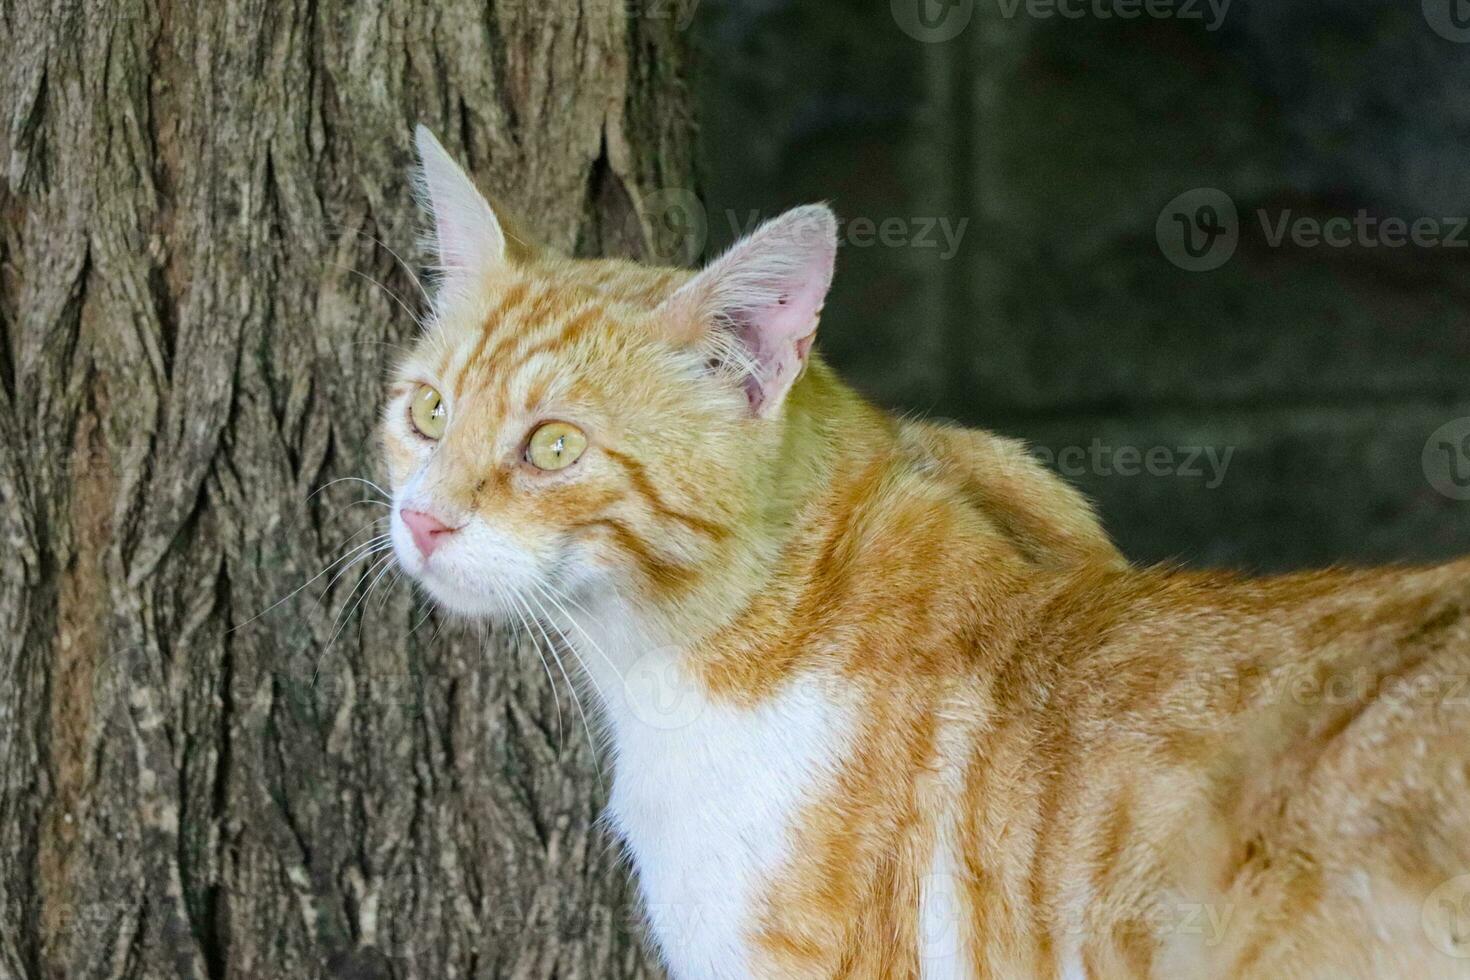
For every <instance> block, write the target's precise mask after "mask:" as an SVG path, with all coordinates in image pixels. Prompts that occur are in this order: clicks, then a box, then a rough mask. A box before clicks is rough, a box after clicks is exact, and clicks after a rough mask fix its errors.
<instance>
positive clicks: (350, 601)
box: [311, 548, 393, 684]
mask: <svg viewBox="0 0 1470 980" xmlns="http://www.w3.org/2000/svg"><path fill="white" fill-rule="evenodd" d="M383 550H385V551H388V554H386V555H384V556H383V557H382V558H378V559H375V560H374V562H373V564H372V565H369V566H368V570H367V573H366V574H365V575H363V577H362V578H361V579H359V580H358V581H356V582H354V583H352V589H351V590H350V591H349V592H348V593H347V606H346V608H344V609H343V611H342V612H341V613H340V614H338V616H337V618H336V619H335V620H333V622H332V626H333V630H332V638H331V639H329V640H328V641H327V645H326V646H324V647H322V650H321V653H319V654H317V658H316V669H315V670H313V671H312V675H311V682H312V684H315V683H316V679H317V675H318V674H319V673H320V672H321V662H322V658H323V657H325V656H326V655H327V652H328V651H329V650H331V649H332V647H333V646H335V645H336V643H337V638H338V637H339V636H341V635H342V631H343V630H345V629H346V628H347V624H348V623H350V622H351V621H352V614H353V613H354V612H356V611H357V607H358V606H360V605H362V601H363V600H364V599H366V598H367V595H368V593H369V592H371V591H372V588H373V585H375V584H376V583H377V581H378V578H379V577H381V576H382V574H383V572H385V571H386V570H387V566H388V564H389V563H390V562H391V561H393V552H392V551H391V550H390V549H386V548H385V549H383ZM364 582H368V586H367V588H366V589H364V590H363V592H362V594H361V595H358V594H357V590H358V589H359V588H361V587H362V584H363V583H364ZM353 596H357V597H356V598H355V599H354V598H353Z"/></svg>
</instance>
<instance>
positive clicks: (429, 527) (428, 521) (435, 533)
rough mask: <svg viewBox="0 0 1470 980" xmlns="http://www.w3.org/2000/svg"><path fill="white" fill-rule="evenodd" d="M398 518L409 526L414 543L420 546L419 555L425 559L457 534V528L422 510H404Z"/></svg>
mask: <svg viewBox="0 0 1470 980" xmlns="http://www.w3.org/2000/svg"><path fill="white" fill-rule="evenodd" d="M398 516H399V517H402V518H403V523H404V524H406V525H407V526H408V533H409V534H411V535H413V543H414V544H416V545H418V549H419V554H421V555H423V556H424V557H425V558H427V557H429V556H430V555H431V554H433V553H434V549H435V548H437V547H439V546H440V545H441V544H443V543H444V539H445V538H446V537H447V536H449V535H451V534H453V533H454V532H455V528H452V527H450V526H449V525H448V524H445V523H444V522H443V521H441V520H439V518H437V517H435V516H434V515H433V514H425V513H424V512H423V511H421V510H408V509H407V508H404V509H403V510H400V511H399V512H398Z"/></svg>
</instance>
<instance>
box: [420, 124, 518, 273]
mask: <svg viewBox="0 0 1470 980" xmlns="http://www.w3.org/2000/svg"><path fill="white" fill-rule="evenodd" d="M413 135H414V145H415V146H416V147H417V148H418V154H419V166H418V169H417V170H416V171H415V173H414V184H415V186H416V188H417V190H418V194H419V200H420V203H421V204H422V205H423V207H424V209H425V210H426V211H428V212H429V214H430V216H431V217H433V219H434V251H435V253H436V254H437V255H438V258H439V271H440V273H441V276H442V279H441V285H442V286H443V287H446V288H448V289H450V290H457V289H459V288H460V287H462V286H464V285H465V284H466V283H467V282H468V281H469V280H470V279H472V278H473V277H477V276H481V275H483V274H484V273H486V272H488V271H490V270H491V269H493V268H495V267H497V266H499V265H501V264H503V263H504V262H505V261H506V248H505V232H504V230H503V229H502V228H501V226H500V219H499V218H497V217H496V216H495V210H494V209H493V208H491V207H490V202H489V201H487V200H485V196H484V195H483V194H481V193H480V192H479V190H478V189H477V188H476V187H475V185H474V182H473V181H471V180H470V178H469V175H468V174H466V173H465V172H464V170H462V169H461V168H460V166H459V164H457V163H455V162H454V158H453V157H451V156H450V155H449V152H448V151H447V150H445V149H444V147H443V146H442V145H441V144H440V143H439V141H438V140H437V139H436V138H435V137H434V134H433V133H431V132H429V130H428V127H426V126H418V127H416V128H415V129H414V134H413Z"/></svg>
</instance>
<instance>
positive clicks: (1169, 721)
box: [969, 562, 1470, 977]
mask: <svg viewBox="0 0 1470 980" xmlns="http://www.w3.org/2000/svg"><path fill="white" fill-rule="evenodd" d="M1034 603H1035V615H1034V617H1032V619H1031V623H1032V625H1031V627H1030V628H1028V629H1026V630H1022V631H1020V632H1019V633H1018V634H1017V638H1016V642H1015V644H1014V649H1013V650H1012V652H1011V655H1010V656H1009V657H1008V658H1007V659H1006V661H1005V662H1004V664H1003V665H1002V666H1001V667H1000V669H999V670H998V671H997V672H996V674H995V677H994V679H993V681H992V683H991V695H990V702H991V704H992V705H993V706H994V711H995V718H996V719H997V722H996V724H995V725H994V726H993V729H992V731H991V733H990V734H989V735H988V737H987V738H986V739H985V740H984V741H985V744H984V746H983V747H980V748H977V755H983V756H984V757H985V759H986V763H985V765H984V766H982V767H977V770H976V771H977V772H980V773H982V774H983V775H981V776H980V777H979V778H977V780H976V781H975V785H974V786H973V787H972V790H973V792H974V794H975V795H974V797H973V808H972V816H971V824H970V827H969V836H970V839H971V840H974V841H976V842H979V841H986V840H989V841H994V840H996V839H997V838H1005V837H1006V836H1007V835H1009V839H1010V844H1009V846H1007V847H1005V848H1002V849H1001V850H1000V851H999V856H998V857H997V859H996V862H995V865H994V866H995V867H996V868H998V869H1000V875H999V878H998V881H999V882H1002V883H1005V884H1006V885H1007V889H1006V890H1011V892H1012V893H1013V894H1014V893H1019V894H1025V895H1028V896H1030V899H1031V902H1032V905H1031V907H1030V908H1029V909H1028V910H1026V911H1025V913H1024V914H1022V913H1020V912H1017V911H1016V910H1015V909H1007V908H1003V907H997V908H991V909H990V911H989V914H990V916H991V919H992V920H993V921H994V922H997V923H1003V922H1006V921H1007V919H1008V916H1009V918H1010V919H1011V920H1013V921H1015V922H1016V929H1017V930H1018V931H1019V932H1020V933H1021V934H1027V933H1031V934H1033V935H1037V936H1041V937H1043V941H1042V942H1041V945H1042V946H1043V947H1047V949H1046V951H1044V952H1043V953H1041V954H1040V955H1042V957H1043V958H1044V959H1048V960H1051V959H1053V958H1055V959H1057V960H1059V961H1062V962H1075V963H1078V964H1081V965H1083V966H1085V967H1087V969H1088V975H1120V976H1121V975H1129V976H1136V975H1147V974H1152V975H1160V976H1195V975H1199V976H1271V977H1280V976H1407V975H1414V976H1435V975H1446V976H1464V975H1470V958H1462V957H1470V817H1467V814H1470V563H1466V562H1457V563H1454V564H1450V565H1445V566H1440V567H1437V568H1426V569H1382V570H1371V571H1331V572H1318V573H1309V574H1302V575H1292V576H1284V577H1277V578H1267V579H1246V578H1241V577H1236V576H1231V575H1222V574H1216V573H1184V572H1170V571H1164V570H1148V571H1118V570H1112V569H1103V568H1083V569H1075V570H1073V571H1071V572H1069V573H1067V574H1063V575H1059V576H1054V577H1052V578H1051V579H1050V580H1048V581H1047V582H1046V583H1045V584H1043V585H1041V586H1038V590H1037V594H1036V595H1035V596H1034ZM1003 773H1011V774H1013V775H1011V776H1010V777H1008V778H1006V779H1004V780H998V779H997V774H1003ZM1017 827H1020V828H1025V833H1020V834H1018V833H1017V832H1016V830H1015V828H1017ZM977 846H978V844H977ZM977 905H978V906H980V907H982V908H983V907H984V905H985V897H984V896H983V895H982V896H979V897H978V898H977ZM1058 924H1061V925H1063V926H1067V927H1068V928H1063V929H1060V930H1059V929H1058Z"/></svg>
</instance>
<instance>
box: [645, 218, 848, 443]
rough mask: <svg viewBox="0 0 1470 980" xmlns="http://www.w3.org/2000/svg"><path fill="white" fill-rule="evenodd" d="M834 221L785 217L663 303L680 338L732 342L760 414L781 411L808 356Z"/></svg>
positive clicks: (831, 253) (832, 247) (831, 254)
mask: <svg viewBox="0 0 1470 980" xmlns="http://www.w3.org/2000/svg"><path fill="white" fill-rule="evenodd" d="M836 254H837V219H836V218H835V217H833V215H832V212H831V211H829V210H828V209H827V208H826V207H825V206H823V205H808V206H806V207H801V208H796V209H795V210H793V211H788V212H786V213H785V214H783V215H781V216H780V217H779V218H776V219H775V220H774V221H771V222H769V223H767V224H765V225H762V226H761V227H760V228H758V229H756V231H755V232H754V233H753V234H751V235H750V236H749V237H748V238H746V239H744V240H743V241H740V242H738V243H736V245H735V247H734V248H732V249H731V250H730V251H729V252H726V253H725V255H724V256H722V257H721V258H719V259H716V260H715V261H714V262H713V263H711V264H710V265H709V266H708V267H707V268H706V269H705V270H704V271H703V272H701V273H699V274H698V275H696V276H695V277H694V278H692V279H690V280H689V281H688V282H687V283H685V284H684V285H683V286H681V287H680V288H679V289H678V290H677V291H676V292H675V293H674V295H673V296H671V297H669V298H668V299H667V300H665V301H664V305H663V308H662V311H661V312H662V314H663V316H664V317H665V318H666V319H667V322H669V323H670V325H671V330H672V332H673V333H674V335H675V336H678V337H680V338H687V339H688V340H692V339H694V337H701V336H705V335H706V334H707V333H708V331H710V330H715V331H720V332H725V333H727V335H733V336H734V337H735V339H737V340H738V341H739V343H740V346H741V347H742V348H744V352H745V354H746V355H748V358H742V359H741V360H742V365H743V366H745V367H746V368H748V374H747V376H746V377H745V378H744V379H743V384H744V388H745V395H746V398H747V399H748V400H749V402H750V406H751V410H752V411H753V412H754V414H756V415H767V414H769V413H771V412H772V411H774V410H775V408H776V406H778V405H780V404H781V401H782V399H783V398H784V397H785V396H786V392H787V391H788V390H789V389H790V387H791V384H792V382H794V381H795V380H796V378H797V376H798V375H799V374H800V373H801V368H802V365H803V364H804V363H805V362H806V359H807V356H808V355H809V354H810V353H811V349H812V339H813V336H814V334H815V333H816V330H817V317H818V316H819V315H820V314H821V312H822V304H823V302H825V300H826V297H827V288H828V287H829V286H830V285H831V283H832V266H833V262H834V259H835V258H836Z"/></svg>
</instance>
